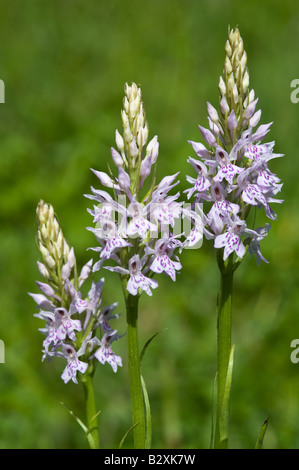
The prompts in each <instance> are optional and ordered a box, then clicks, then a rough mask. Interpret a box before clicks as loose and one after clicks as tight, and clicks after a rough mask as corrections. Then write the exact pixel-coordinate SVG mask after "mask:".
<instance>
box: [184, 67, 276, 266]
mask: <svg viewBox="0 0 299 470" xmlns="http://www.w3.org/2000/svg"><path fill="white" fill-rule="evenodd" d="M244 70H245V69H244ZM227 73H228V76H230V74H231V72H227ZM247 80H248V78H247V75H246V73H245V72H244V81H245V84H246V87H247V88H248V84H247ZM243 85H244V84H243ZM243 85H242V88H241V85H240V89H241V90H242V92H244V86H243ZM238 86H239V84H238ZM238 86H237V85H236V87H235V88H234V89H233V90H234V91H232V90H231V89H230V90H228V89H227V88H226V85H225V83H224V80H222V79H220V84H219V89H220V93H221V100H220V111H221V114H220V116H219V114H218V113H217V111H216V110H215V108H214V107H213V106H212V105H211V104H210V103H208V104H207V108H208V120H209V124H210V128H204V127H202V126H199V129H200V132H201V135H202V137H203V139H204V140H205V144H203V143H201V142H194V141H189V143H190V144H191V145H192V147H193V149H194V151H195V153H196V154H197V156H198V157H199V160H198V159H195V158H191V157H189V159H188V162H189V163H190V164H191V165H192V167H193V169H195V171H196V173H197V179H196V180H195V179H194V178H192V177H190V176H187V181H188V182H189V183H191V187H190V188H188V189H187V190H185V192H186V194H187V198H188V199H190V198H191V196H192V197H193V198H194V201H195V202H200V203H203V205H204V207H206V209H205V214H206V215H204V216H203V221H204V229H203V233H204V234H205V236H206V238H208V239H214V246H215V248H217V249H223V259H224V260H226V259H227V257H228V256H229V255H230V254H231V253H233V252H235V253H236V255H237V257H238V258H239V259H242V258H243V257H244V255H245V253H246V251H247V249H248V250H249V253H250V254H252V255H253V254H255V255H256V258H257V263H258V264H259V263H260V261H261V260H263V261H265V258H264V257H263V256H262V254H261V251H260V244H259V243H260V241H261V240H262V239H263V238H265V236H266V235H267V233H268V231H269V228H270V225H269V224H267V223H266V225H265V227H264V228H263V227H259V228H258V229H254V226H252V229H251V231H250V229H249V227H250V224H252V221H250V213H252V212H254V211H255V210H257V209H261V210H263V211H264V213H265V216H266V218H269V219H270V220H276V218H277V214H276V213H275V211H274V210H273V208H272V207H271V205H272V203H282V202H283V201H282V200H281V199H277V198H276V197H275V196H276V195H277V193H279V192H280V191H281V188H282V183H281V181H280V179H279V178H278V177H277V176H276V175H275V174H274V173H273V172H272V171H270V169H269V167H268V164H269V161H270V160H273V159H274V158H278V157H282V156H283V155H282V154H276V153H274V152H273V149H274V142H269V143H262V140H263V139H264V138H265V136H266V134H267V133H268V132H269V129H270V126H271V124H272V123H270V124H266V125H260V126H258V127H257V129H256V130H255V131H254V128H255V127H256V126H257V125H258V123H259V120H260V117H261V111H260V110H256V105H257V101H258V100H257V99H254V91H253V90H251V91H250V92H249V91H248V90H247V92H246V94H244V99H243V109H239V110H238V113H236V112H235V109H237V108H236V103H235V101H234V100H235V99H236V96H237V94H236V93H237V92H236V90H237V89H238ZM245 91H246V90H245ZM230 106H231V107H233V109H231V108H230ZM238 106H239V105H238ZM252 219H253V223H254V220H255V217H254V216H253V217H252ZM243 237H245V238H246V244H245V245H244V244H243V241H244V242H245V238H243ZM242 239H243V241H242Z"/></svg>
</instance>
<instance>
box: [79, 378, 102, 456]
mask: <svg viewBox="0 0 299 470" xmlns="http://www.w3.org/2000/svg"><path fill="white" fill-rule="evenodd" d="M81 381H82V383H83V388H84V393H85V406H86V419H87V429H88V433H89V436H90V437H91V439H90V438H88V436H87V440H88V443H89V447H90V448H91V449H99V448H100V439H99V426H98V418H97V414H98V413H97V409H96V404H95V397H94V388H93V378H92V375H84V378H83V377H82V379H81Z"/></svg>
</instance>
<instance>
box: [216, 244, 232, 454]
mask: <svg viewBox="0 0 299 470" xmlns="http://www.w3.org/2000/svg"><path fill="white" fill-rule="evenodd" d="M222 255H223V253H222V250H221V251H220V250H219V252H218V253H217V256H218V265H219V269H220V273H221V283H220V293H219V298H218V312H217V406H216V429H215V442H214V447H215V448H216V449H217V448H220V449H226V448H227V443H228V439H227V436H225V437H223V436H222V435H221V419H222V416H224V414H226V415H227V417H228V416H229V403H226V399H225V391H226V387H227V373H228V367H229V359H230V353H231V329H232V290H233V273H234V270H233V255H230V256H229V258H228V259H227V261H226V262H223V260H222V259H220V256H222ZM224 406H225V407H227V409H223V407H224Z"/></svg>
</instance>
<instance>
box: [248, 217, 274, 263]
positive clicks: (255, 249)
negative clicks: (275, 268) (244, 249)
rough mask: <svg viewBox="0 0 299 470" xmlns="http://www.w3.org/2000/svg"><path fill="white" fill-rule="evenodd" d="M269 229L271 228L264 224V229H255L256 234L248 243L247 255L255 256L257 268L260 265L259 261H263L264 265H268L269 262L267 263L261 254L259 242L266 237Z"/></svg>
mask: <svg viewBox="0 0 299 470" xmlns="http://www.w3.org/2000/svg"><path fill="white" fill-rule="evenodd" d="M270 228H271V225H270V224H265V226H264V227H259V228H257V229H255V232H256V233H255V234H254V236H253V237H252V238H251V241H250V243H249V248H248V251H249V254H250V255H251V256H254V255H256V262H257V265H258V266H259V265H260V264H261V261H264V263H269V261H267V260H266V258H265V257H264V256H263V255H262V253H261V248H260V242H261V241H262V240H263V239H264V238H265V237H266V236H267V234H268V232H269V230H270Z"/></svg>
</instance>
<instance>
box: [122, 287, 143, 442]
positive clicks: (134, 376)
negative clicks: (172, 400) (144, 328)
mask: <svg viewBox="0 0 299 470" xmlns="http://www.w3.org/2000/svg"><path fill="white" fill-rule="evenodd" d="M138 300H139V296H138V295H137V296H134V295H132V294H130V293H127V294H126V310H127V338H128V362H129V383H130V393H131V406H132V418H133V426H134V428H133V437H134V448H135V449H144V448H145V432H146V423H145V409H144V401H143V390H142V379H141V373H140V355H139V346H138Z"/></svg>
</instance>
